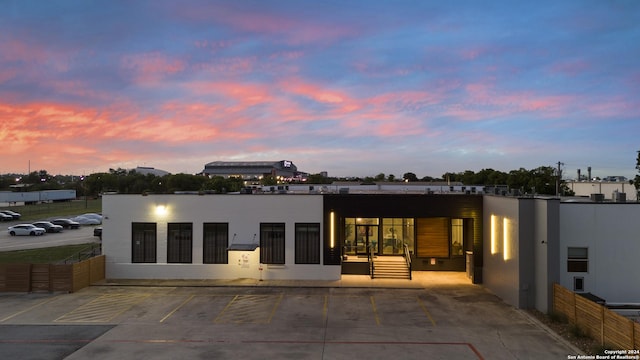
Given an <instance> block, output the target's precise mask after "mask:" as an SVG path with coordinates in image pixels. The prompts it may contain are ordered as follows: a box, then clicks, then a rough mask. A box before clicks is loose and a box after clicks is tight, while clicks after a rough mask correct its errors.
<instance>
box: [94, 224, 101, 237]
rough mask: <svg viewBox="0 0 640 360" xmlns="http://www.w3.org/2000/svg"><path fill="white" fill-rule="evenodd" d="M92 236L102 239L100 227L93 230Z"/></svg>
mask: <svg viewBox="0 0 640 360" xmlns="http://www.w3.org/2000/svg"><path fill="white" fill-rule="evenodd" d="M93 236H98V237H99V238H100V239H102V226H98V227H94V228H93Z"/></svg>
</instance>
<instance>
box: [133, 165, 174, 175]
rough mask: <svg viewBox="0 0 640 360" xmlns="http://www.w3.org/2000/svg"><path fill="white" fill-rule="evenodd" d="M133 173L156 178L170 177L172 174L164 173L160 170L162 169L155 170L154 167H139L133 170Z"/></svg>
mask: <svg viewBox="0 0 640 360" xmlns="http://www.w3.org/2000/svg"><path fill="white" fill-rule="evenodd" d="M133 171H135V172H137V173H138V174H142V175H148V174H151V175H155V176H165V175H170V174H171V173H170V172H168V171H164V170H160V169H155V168H152V167H146V166H138V167H137V168H135V169H133Z"/></svg>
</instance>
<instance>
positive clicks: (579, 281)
mask: <svg viewBox="0 0 640 360" xmlns="http://www.w3.org/2000/svg"><path fill="white" fill-rule="evenodd" d="M573 291H584V278H583V277H577V276H574V277H573Z"/></svg>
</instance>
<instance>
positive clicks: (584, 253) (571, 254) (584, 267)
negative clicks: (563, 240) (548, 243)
mask: <svg viewBox="0 0 640 360" xmlns="http://www.w3.org/2000/svg"><path fill="white" fill-rule="evenodd" d="M567 271H568V272H587V271H589V249H588V248H586V247H570V248H568V249H567Z"/></svg>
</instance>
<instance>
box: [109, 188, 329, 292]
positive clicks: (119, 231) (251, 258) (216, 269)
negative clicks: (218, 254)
mask: <svg viewBox="0 0 640 360" xmlns="http://www.w3.org/2000/svg"><path fill="white" fill-rule="evenodd" d="M102 204H103V205H102V206H103V216H104V219H103V228H104V230H103V239H102V244H103V245H102V246H103V252H104V254H105V255H106V277H107V278H111V279H123V278H129V279H134V278H135V279H239V278H253V279H260V278H262V279H265V280H267V279H297V280H304V279H314V280H335V279H340V272H341V269H340V266H323V265H322V262H323V260H322V256H323V252H322V249H321V261H320V264H318V265H315V264H313V265H308V264H304V265H303V264H299V265H297V264H295V251H294V242H295V241H294V239H295V223H300V222H314V223H320V224H321V239H322V238H323V237H324V236H323V233H324V231H323V226H322V224H323V201H322V196H318V195H204V196H199V195H149V196H142V195H105V196H104V197H103V203H102ZM157 205H163V206H165V207H166V209H167V212H166V215H157V214H156V211H155V210H156V206H157ZM132 222H155V223H157V263H155V264H140V263H132V262H131V223H132ZM170 222H190V223H193V263H192V264H167V262H166V261H167V223H170ZM205 222H226V223H228V224H229V244H230V245H231V244H248V243H255V244H259V241H260V223H264V222H283V223H285V232H286V233H285V239H286V246H287V247H286V251H285V264H284V265H279V266H274V265H269V266H267V265H263V266H262V269H263V270H262V271H260V264H259V259H260V249H259V248H258V249H256V250H255V251H229V264H203V263H202V253H203V245H202V239H203V225H202V224H203V223H205ZM320 246H322V244H321V245H320ZM243 255H245V256H244V257H243Z"/></svg>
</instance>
